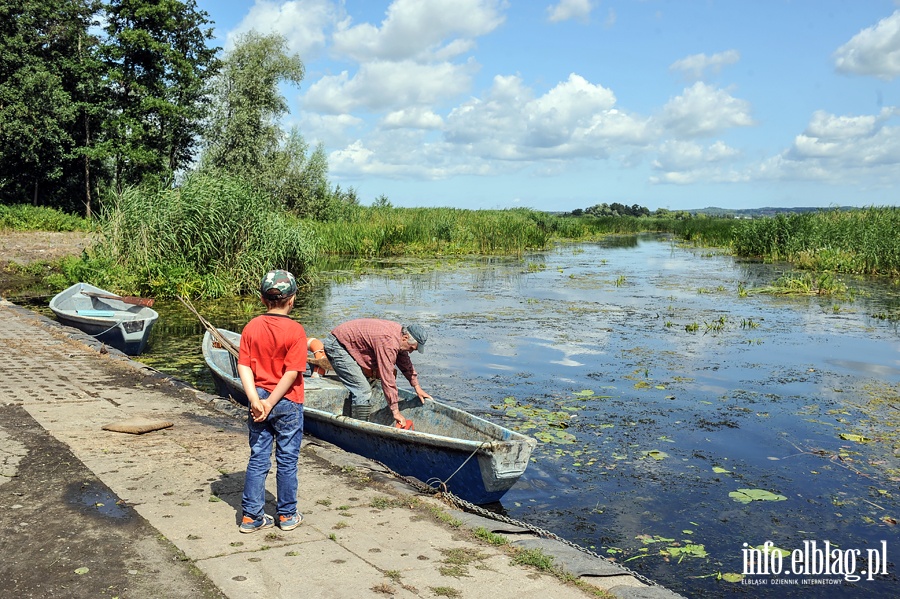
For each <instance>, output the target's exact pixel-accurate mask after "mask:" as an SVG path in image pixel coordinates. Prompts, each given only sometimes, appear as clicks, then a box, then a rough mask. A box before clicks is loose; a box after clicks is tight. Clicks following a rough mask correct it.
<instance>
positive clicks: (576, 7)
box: [547, 0, 594, 23]
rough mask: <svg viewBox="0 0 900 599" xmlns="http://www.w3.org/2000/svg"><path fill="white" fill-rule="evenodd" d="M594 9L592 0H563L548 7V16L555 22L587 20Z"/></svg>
mask: <svg viewBox="0 0 900 599" xmlns="http://www.w3.org/2000/svg"><path fill="white" fill-rule="evenodd" d="M592 10H594V6H593V3H592V2H591V0H561V1H560V2H559V4H556V5H550V6H548V7H547V18H548V19H550V21H552V22H554V23H558V22H560V21H568V20H570V19H578V20H581V21H586V20H587V19H588V17H589V16H590V15H591V11H592Z"/></svg>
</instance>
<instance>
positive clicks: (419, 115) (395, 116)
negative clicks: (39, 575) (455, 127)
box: [381, 108, 444, 129]
mask: <svg viewBox="0 0 900 599" xmlns="http://www.w3.org/2000/svg"><path fill="white" fill-rule="evenodd" d="M381 124H382V127H383V128H385V129H404V128H410V129H440V128H441V127H442V126H443V124H444V119H442V118H441V117H440V116H438V115H436V114H435V113H434V112H432V111H431V110H428V109H426V108H411V109H403V110H395V111H394V112H391V113H389V114H387V115H386V116H385V117H384V118H383V119H382V121H381Z"/></svg>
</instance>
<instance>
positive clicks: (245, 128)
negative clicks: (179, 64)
mask: <svg viewBox="0 0 900 599" xmlns="http://www.w3.org/2000/svg"><path fill="white" fill-rule="evenodd" d="M303 72H304V70H303V62H302V61H301V60H300V57H299V56H297V55H296V54H293V55H288V54H287V40H286V39H285V38H284V37H283V36H281V35H278V34H272V35H262V34H259V33H257V32H255V31H251V32H249V33H246V34H244V35H242V36H240V37H239V38H238V40H237V42H236V43H235V47H234V49H232V50H231V51H230V52H229V53H228V54H226V55H225V57H224V58H223V61H222V68H221V70H220V72H219V74H218V76H217V77H216V79H215V81H214V82H213V108H212V115H211V118H210V123H209V127H208V129H207V131H206V141H205V148H204V155H203V164H204V166H208V167H212V168H219V169H224V170H226V171H228V172H230V173H232V174H235V175H239V176H242V177H250V178H252V177H254V176H255V174H256V173H261V172H263V171H266V170H268V167H269V165H270V164H271V158H272V157H273V156H274V155H275V154H276V153H277V152H278V151H279V149H280V148H281V144H282V141H283V138H284V133H283V132H282V130H281V128H280V127H279V120H280V119H281V117H282V116H284V115H285V114H287V112H288V105H287V101H286V100H285V99H284V96H282V95H281V93H280V92H279V91H278V86H279V84H280V83H282V82H290V83H295V84H299V83H300V81H302V80H303ZM279 168H283V167H279Z"/></svg>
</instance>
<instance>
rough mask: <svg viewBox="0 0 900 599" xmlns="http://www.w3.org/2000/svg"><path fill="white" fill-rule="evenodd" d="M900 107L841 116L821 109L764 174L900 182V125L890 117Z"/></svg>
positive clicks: (761, 171)
mask: <svg viewBox="0 0 900 599" xmlns="http://www.w3.org/2000/svg"><path fill="white" fill-rule="evenodd" d="M897 116H900V109H897V108H893V107H892V108H885V109H883V110H882V111H881V112H880V113H879V114H878V115H870V116H855V117H848V116H836V115H833V114H828V113H825V112H823V111H818V112H816V113H815V114H814V115H813V117H812V119H811V120H810V123H809V125H808V126H807V128H806V130H804V131H803V133H800V134H799V135H797V136H796V137H795V138H794V143H793V144H792V146H791V147H790V148H789V149H787V150H785V151H784V152H782V153H780V154H779V155H777V156H774V157H772V158H770V159H768V160H766V161H765V162H764V163H763V164H762V165H760V167H759V172H758V175H759V176H761V177H765V178H772V179H779V180H785V179H802V180H817V181H827V182H841V183H860V184H866V185H877V184H883V185H896V181H897V180H898V177H900V128H898V127H896V126H890V125H888V121H889V120H890V119H891V118H893V117H897Z"/></svg>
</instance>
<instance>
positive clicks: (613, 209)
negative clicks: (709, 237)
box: [568, 202, 691, 219]
mask: <svg viewBox="0 0 900 599" xmlns="http://www.w3.org/2000/svg"><path fill="white" fill-rule="evenodd" d="M568 214H569V215H570V216H596V217H609V216H634V217H638V218H640V217H646V216H656V217H660V218H674V219H685V218H691V213H690V212H688V211H687V210H677V211H672V210H669V209H667V208H659V209H657V210H656V211H655V212H653V211H651V210H650V209H649V208H647V207H646V206H639V205H638V204H632V205H631V206H626V205H625V204H620V203H619V202H613V203H612V204H607V203H606V202H603V203H602V204H594V205H593V206H591V207H589V208H576V209H575V210H573V211H572V212H570V213H568Z"/></svg>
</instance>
